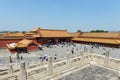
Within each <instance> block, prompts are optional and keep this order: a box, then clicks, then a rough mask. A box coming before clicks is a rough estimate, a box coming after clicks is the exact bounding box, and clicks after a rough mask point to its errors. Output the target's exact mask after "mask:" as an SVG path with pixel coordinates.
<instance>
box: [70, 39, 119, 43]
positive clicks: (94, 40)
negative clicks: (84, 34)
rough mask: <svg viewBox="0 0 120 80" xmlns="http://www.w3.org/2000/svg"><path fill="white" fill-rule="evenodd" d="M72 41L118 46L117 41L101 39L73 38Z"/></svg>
mask: <svg viewBox="0 0 120 80" xmlns="http://www.w3.org/2000/svg"><path fill="white" fill-rule="evenodd" d="M72 40H73V41H83V42H95V43H107V44H120V40H118V39H105V38H104V39H101V38H73V39H72Z"/></svg>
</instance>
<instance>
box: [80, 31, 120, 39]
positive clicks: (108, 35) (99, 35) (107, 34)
mask: <svg viewBox="0 0 120 80" xmlns="http://www.w3.org/2000/svg"><path fill="white" fill-rule="evenodd" d="M79 37H88V38H89V37H94V38H120V32H104V33H103V32H99V33H97V32H96V33H92V32H91V33H90V32H89V33H82V34H81V35H79Z"/></svg>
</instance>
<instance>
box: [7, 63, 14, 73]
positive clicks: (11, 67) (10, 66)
mask: <svg viewBox="0 0 120 80" xmlns="http://www.w3.org/2000/svg"><path fill="white" fill-rule="evenodd" d="M12 73H13V65H12V64H10V65H9V70H8V74H12Z"/></svg>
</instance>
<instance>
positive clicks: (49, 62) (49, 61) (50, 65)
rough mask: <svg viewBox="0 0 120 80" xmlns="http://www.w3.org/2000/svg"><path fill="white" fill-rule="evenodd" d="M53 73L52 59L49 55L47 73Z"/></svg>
mask: <svg viewBox="0 0 120 80" xmlns="http://www.w3.org/2000/svg"><path fill="white" fill-rule="evenodd" d="M52 74H53V59H52V57H51V56H49V57H48V75H52Z"/></svg>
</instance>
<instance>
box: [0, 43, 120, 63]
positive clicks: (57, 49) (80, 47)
mask: <svg viewBox="0 0 120 80" xmlns="http://www.w3.org/2000/svg"><path fill="white" fill-rule="evenodd" d="M91 47H92V46H90V45H85V44H75V45H68V44H65V45H63V44H59V45H51V46H50V47H45V46H43V50H38V51H34V52H29V53H22V54H21V55H22V56H23V60H24V61H29V62H39V61H41V59H39V57H40V56H41V57H44V56H53V57H54V56H56V57H57V59H60V58H64V57H66V53H70V54H71V56H73V55H77V54H80V52H81V51H83V52H84V53H87V52H90V50H91ZM72 50H73V54H72ZM93 50H94V53H96V54H101V55H103V54H104V53H105V51H110V57H114V58H120V49H119V48H109V47H100V46H99V47H98V46H97V47H93ZM9 56H12V61H13V63H16V62H20V61H21V60H17V58H16V54H10V52H9V51H8V50H7V49H0V65H2V64H4V63H7V62H8V61H9Z"/></svg>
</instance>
